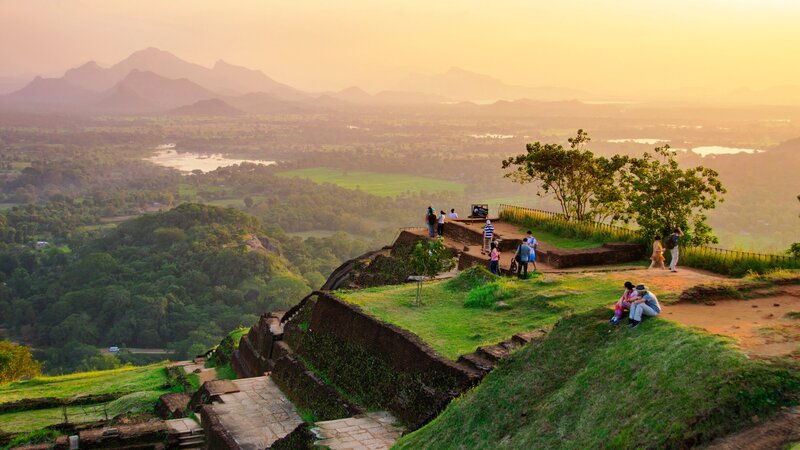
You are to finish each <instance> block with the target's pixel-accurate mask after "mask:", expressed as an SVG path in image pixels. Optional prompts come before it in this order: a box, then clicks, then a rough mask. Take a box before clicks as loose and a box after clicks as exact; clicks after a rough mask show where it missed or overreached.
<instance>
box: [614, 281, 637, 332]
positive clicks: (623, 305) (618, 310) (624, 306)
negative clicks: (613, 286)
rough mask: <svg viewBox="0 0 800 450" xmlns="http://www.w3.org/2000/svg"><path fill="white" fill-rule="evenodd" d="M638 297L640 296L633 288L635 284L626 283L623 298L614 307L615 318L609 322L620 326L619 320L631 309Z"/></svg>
mask: <svg viewBox="0 0 800 450" xmlns="http://www.w3.org/2000/svg"><path fill="white" fill-rule="evenodd" d="M636 297H638V294H637V292H636V289H634V288H633V283H631V282H630V281H626V282H625V292H623V293H622V297H620V298H619V301H618V302H617V304H616V305H614V317H612V318H611V320H609V321H608V322H609V323H610V324H611V325H617V324H619V319H621V318H622V314H623V313H625V311H626V310H628V309H630V307H631V304H632V303H633V300H634V299H635V298H636Z"/></svg>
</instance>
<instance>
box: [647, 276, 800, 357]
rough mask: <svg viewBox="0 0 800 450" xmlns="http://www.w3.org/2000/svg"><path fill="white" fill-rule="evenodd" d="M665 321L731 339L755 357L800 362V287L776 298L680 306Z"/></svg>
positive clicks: (667, 313)
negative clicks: (789, 358) (781, 358)
mask: <svg viewBox="0 0 800 450" xmlns="http://www.w3.org/2000/svg"><path fill="white" fill-rule="evenodd" d="M663 317H664V318H665V319H669V320H674V321H676V322H679V323H682V324H684V325H689V326H693V327H698V328H702V329H704V330H705V331H707V332H709V333H712V334H720V335H723V336H729V337H731V338H733V339H735V340H736V343H737V345H738V346H739V347H741V349H742V350H743V351H744V352H745V353H747V354H749V355H751V356H755V357H766V356H781V355H790V354H791V355H793V357H794V358H800V287H798V286H790V287H787V288H786V289H784V290H783V291H782V293H780V294H779V295H776V296H770V297H763V298H755V299H749V300H736V299H731V300H717V301H713V302H709V303H708V304H695V303H678V304H675V305H669V306H667V307H666V308H664V313H663Z"/></svg>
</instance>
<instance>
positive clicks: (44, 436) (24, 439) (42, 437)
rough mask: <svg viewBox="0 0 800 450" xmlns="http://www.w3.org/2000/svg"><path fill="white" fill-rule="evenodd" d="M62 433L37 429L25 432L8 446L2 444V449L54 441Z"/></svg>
mask: <svg viewBox="0 0 800 450" xmlns="http://www.w3.org/2000/svg"><path fill="white" fill-rule="evenodd" d="M61 434H62V433H60V432H58V431H56V430H37V431H32V432H30V433H24V434H21V435H19V436H16V437H15V438H14V439H12V440H11V441H10V442H9V443H8V444H7V445H6V446H0V450H6V449H11V448H17V447H23V446H27V445H33V444H41V443H44V442H53V441H55V440H56V439H57V438H58V437H59V436H61Z"/></svg>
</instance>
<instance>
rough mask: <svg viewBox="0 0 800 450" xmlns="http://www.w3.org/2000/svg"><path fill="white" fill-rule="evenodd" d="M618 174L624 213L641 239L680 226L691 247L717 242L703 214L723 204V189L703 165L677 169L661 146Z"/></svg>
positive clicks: (672, 158)
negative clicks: (621, 174) (720, 203)
mask: <svg viewBox="0 0 800 450" xmlns="http://www.w3.org/2000/svg"><path fill="white" fill-rule="evenodd" d="M622 173H623V176H622V183H621V185H620V186H621V188H622V190H623V196H624V199H625V203H626V211H625V213H626V215H627V217H628V218H630V219H631V220H634V221H635V222H636V223H637V224H638V225H639V227H640V228H641V230H642V232H643V234H644V235H645V236H648V237H652V236H665V235H667V234H669V233H670V232H671V231H672V229H673V228H675V227H681V229H682V230H683V231H684V233H686V238H685V240H686V241H687V242H689V243H690V244H692V245H703V244H708V243H716V242H718V240H717V238H716V236H714V235H713V234H712V230H711V227H709V226H708V224H706V222H705V221H706V216H705V215H704V214H703V212H704V211H706V210H709V209H713V208H714V207H715V206H716V204H717V202H718V201H719V202H722V201H723V198H722V194H724V193H725V192H726V190H725V188H724V187H723V186H722V183H721V182H720V181H719V178H718V174H717V172H715V171H714V170H711V169H708V168H706V167H703V166H698V167H693V168H689V169H685V170H683V169H681V168H680V167H678V162H677V161H676V160H675V152H674V151H672V150H670V149H669V145H665V146H664V147H658V148H656V149H655V153H654V154H650V153H645V154H644V155H643V157H642V158H631V159H630V160H629V162H628V170H625V171H622Z"/></svg>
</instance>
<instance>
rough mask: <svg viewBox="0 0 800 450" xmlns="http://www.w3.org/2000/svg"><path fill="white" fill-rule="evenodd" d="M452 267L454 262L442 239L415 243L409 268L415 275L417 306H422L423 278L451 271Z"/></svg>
mask: <svg viewBox="0 0 800 450" xmlns="http://www.w3.org/2000/svg"><path fill="white" fill-rule="evenodd" d="M454 265H455V261H454V260H453V258H452V257H451V256H450V252H448V250H447V247H445V246H444V239H442V238H439V239H436V240H431V241H419V242H417V245H416V246H415V247H414V250H413V251H412V252H411V268H412V269H414V274H416V275H417V277H416V280H417V295H416V305H417V306H419V305H421V304H422V282H423V281H424V280H425V278H433V277H435V276H436V275H438V274H440V273H442V272H446V271H448V270H450V269H452V268H453V266H454Z"/></svg>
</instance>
